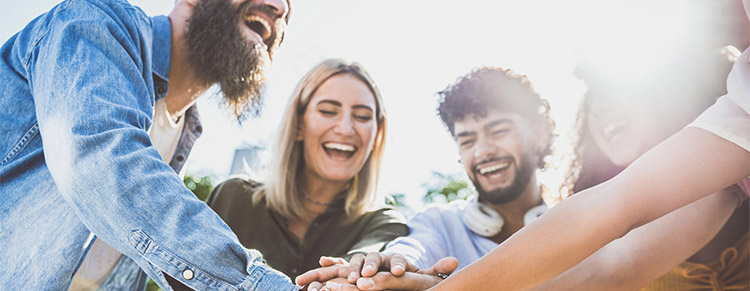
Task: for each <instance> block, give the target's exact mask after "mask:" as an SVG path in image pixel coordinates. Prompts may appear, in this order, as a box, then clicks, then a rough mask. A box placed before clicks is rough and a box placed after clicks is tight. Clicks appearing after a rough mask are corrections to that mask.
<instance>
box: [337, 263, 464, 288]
mask: <svg viewBox="0 0 750 291" xmlns="http://www.w3.org/2000/svg"><path fill="white" fill-rule="evenodd" d="M456 268H458V260H456V258H452V257H447V258H443V259H441V260H440V261H438V262H437V263H435V265H434V266H432V267H431V268H429V269H426V270H418V271H416V272H405V273H403V274H402V275H401V276H395V275H394V274H393V272H390V273H389V272H378V273H376V274H375V275H374V276H371V277H362V278H359V279H358V280H357V287H358V288H359V290H425V289H427V288H430V287H432V286H435V285H437V284H438V283H440V281H442V280H443V278H441V277H438V274H440V275H449V274H450V273H452V272H453V271H455V270H456ZM331 290H332V291H336V290H335V289H331ZM340 290H342V291H348V290H356V289H340Z"/></svg>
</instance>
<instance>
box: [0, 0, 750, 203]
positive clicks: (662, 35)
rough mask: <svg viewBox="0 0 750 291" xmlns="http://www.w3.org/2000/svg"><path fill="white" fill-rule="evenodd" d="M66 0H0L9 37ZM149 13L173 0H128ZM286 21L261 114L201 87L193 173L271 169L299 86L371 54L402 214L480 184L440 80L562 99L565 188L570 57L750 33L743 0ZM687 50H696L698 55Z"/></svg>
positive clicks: (459, 5) (557, 108)
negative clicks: (340, 62) (488, 81)
mask: <svg viewBox="0 0 750 291" xmlns="http://www.w3.org/2000/svg"><path fill="white" fill-rule="evenodd" d="M58 2H59V1H53V0H33V1H23V3H21V2H17V1H11V0H0V41H3V42H5V40H7V39H8V38H9V37H10V36H12V35H13V34H15V33H16V32H17V31H18V30H20V29H21V28H23V26H24V25H26V23H27V22H29V21H30V20H31V19H33V18H35V17H36V16H38V15H39V14H41V13H43V12H45V11H46V10H48V9H49V8H51V7H52V6H54V5H56V4H57V3H58ZM130 2H131V3H132V4H134V5H136V6H139V7H141V8H142V9H143V10H144V11H145V12H146V14H148V15H160V14H168V13H169V12H170V10H171V8H172V6H173V4H174V1H172V0H132V1H130ZM292 2H293V3H292V17H291V21H290V23H289V29H288V32H287V35H286V37H285V40H284V44H283V45H282V46H281V48H280V49H279V51H278V52H277V54H276V55H275V60H276V61H275V63H274V64H273V68H272V70H271V75H270V81H269V83H268V85H267V88H266V94H265V102H264V110H263V113H262V115H261V116H259V117H257V118H255V119H251V120H248V121H247V122H245V123H243V124H242V125H238V124H236V123H235V122H234V121H233V120H232V119H231V118H229V117H228V116H226V115H225V114H224V112H223V111H222V110H221V109H220V108H219V105H218V104H219V103H218V102H217V100H216V99H215V98H216V97H212V98H202V100H200V101H199V103H198V107H199V110H200V112H201V115H202V123H203V128H204V130H203V135H202V137H201V138H200V139H199V140H198V141H197V143H196V144H195V147H194V149H193V151H192V153H191V155H190V158H189V159H188V163H187V165H186V167H185V170H184V171H185V173H184V174H185V175H186V177H185V182H186V185H187V186H188V187H189V188H191V190H193V191H194V192H196V193H198V194H199V197H200V196H202V198H205V195H207V193H208V192H209V191H210V189H211V187H212V186H213V185H215V184H217V183H219V182H221V181H223V180H225V179H226V178H227V177H229V176H230V175H234V174H237V173H241V172H243V171H245V169H250V170H251V171H252V172H253V173H254V175H255V176H256V177H262V173H263V167H264V166H265V164H266V161H267V150H268V144H269V143H268V141H270V140H271V138H272V134H273V133H274V132H275V129H276V127H277V125H278V122H279V119H280V118H281V114H282V111H283V109H284V107H285V105H286V102H287V99H288V98H289V95H290V94H291V91H292V89H293V88H294V86H295V85H296V83H297V82H298V81H299V79H300V78H301V77H302V76H303V75H304V73H305V72H306V71H307V70H309V69H310V68H311V67H312V66H314V65H315V64H317V63H319V62H320V61H322V60H324V59H326V58H342V59H345V60H350V61H357V62H360V63H362V64H363V65H364V66H365V67H366V68H367V69H368V70H369V72H370V73H371V75H372V76H373V78H374V79H375V81H376V83H377V84H378V85H379V87H380V89H381V91H382V93H383V96H384V99H385V101H384V102H385V107H386V109H387V111H388V112H387V114H388V117H389V119H390V120H389V127H390V128H389V136H388V137H387V141H388V144H387V147H386V153H385V156H384V159H385V160H384V168H383V169H382V173H381V183H380V192H381V193H382V194H384V195H386V194H387V195H392V196H393V197H394V200H392V201H395V203H396V204H398V205H400V209H401V210H402V211H404V212H405V214H407V215H410V214H412V213H413V212H414V211H416V210H418V209H419V208H421V207H422V205H423V204H424V203H429V202H433V201H434V202H442V201H448V200H452V199H461V198H463V197H465V196H467V195H468V194H470V193H471V192H472V190H471V187H472V186H471V183H467V181H468V179H467V178H466V176H465V173H464V170H463V168H462V167H461V165H460V164H459V163H458V159H459V156H458V151H457V148H456V146H455V143H454V142H453V139H452V138H451V136H450V135H449V134H448V132H447V130H446V129H445V128H444V126H443V125H442V123H441V122H440V119H439V118H438V117H437V115H436V111H435V108H436V106H437V102H436V101H437V97H436V92H438V91H440V90H442V89H444V88H445V87H446V86H448V85H449V84H450V83H451V82H453V81H454V80H456V78H458V77H459V76H462V75H464V74H467V73H468V72H470V71H471V70H472V69H473V68H477V67H480V66H499V67H504V68H511V69H513V70H514V71H516V72H517V73H520V74H524V75H527V76H528V78H529V79H530V81H531V82H532V84H533V85H534V87H535V88H536V90H537V91H538V92H539V93H540V94H541V95H542V97H544V98H546V99H547V100H548V101H549V102H550V104H551V107H552V110H551V114H552V116H553V118H554V119H555V121H556V123H557V131H556V133H557V134H558V139H557V142H556V143H555V148H556V153H555V155H554V156H552V157H550V159H549V162H550V167H548V169H547V170H545V171H544V172H542V173H541V181H542V183H544V184H546V185H547V186H548V188H549V189H553V190H554V189H558V185H559V184H560V182H561V176H562V172H563V170H564V169H563V168H564V165H566V163H565V157H566V155H567V153H568V152H569V151H570V146H569V143H570V141H569V135H570V133H569V132H570V131H571V126H572V123H573V121H574V118H575V114H576V110H577V107H578V103H579V99H580V96H581V95H582V94H583V93H584V92H585V90H586V88H585V86H584V84H583V83H581V81H579V80H578V79H577V78H576V77H575V76H574V75H573V70H574V68H575V65H576V63H577V61H578V60H579V59H580V56H581V54H600V55H602V56H605V57H606V58H622V57H624V56H625V55H627V54H623V53H621V52H625V51H628V50H629V49H630V48H639V49H643V48H648V47H651V46H658V47H661V49H664V48H668V49H670V50H673V51H674V53H676V54H677V53H680V51H681V50H682V49H683V48H686V47H692V46H706V47H720V46H723V45H734V46H736V47H737V48H738V49H739V50H740V51H742V50H743V49H744V48H745V47H747V45H748V23H747V20H746V17H745V15H744V10H743V7H742V3H741V0H679V1H678V0H660V1H640V0H636V1H602V0H585V1H584V0H573V1H553V0H528V1H504V0H503V1H501V0H497V1H479V0H464V1H434V0H432V1H427V0H419V1H417V0H398V1H395V0H384V1H364V0H314V1H313V0H293V1H292ZM688 65H689V64H686V66H688Z"/></svg>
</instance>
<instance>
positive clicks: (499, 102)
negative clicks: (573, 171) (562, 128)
mask: <svg viewBox="0 0 750 291" xmlns="http://www.w3.org/2000/svg"><path fill="white" fill-rule="evenodd" d="M438 96H439V105H438V108H437V111H438V115H440V119H442V120H443V123H444V124H445V126H446V127H447V128H448V131H450V133H451V135H455V127H454V125H455V123H456V122H457V121H461V120H463V119H464V118H465V117H467V116H482V117H484V116H487V110H488V109H490V108H492V109H497V110H500V111H505V112H514V113H518V114H519V115H521V116H523V117H524V118H526V119H527V120H528V121H530V123H531V124H534V125H538V124H542V125H544V126H545V129H546V130H545V132H546V134H548V135H549V136H548V137H547V139H546V140H547V141H548V142H547V145H545V146H544V147H543V148H542V149H540V151H539V153H538V154H539V161H538V163H537V165H538V167H539V168H544V167H545V162H544V158H545V157H546V156H548V155H549V154H551V153H552V140H553V136H554V135H553V131H554V129H555V122H554V121H553V120H552V118H551V117H550V115H549V103H547V100H545V99H543V98H542V97H541V96H539V93H537V92H536V91H535V90H534V88H533V87H532V86H531V83H530V82H529V80H528V79H527V78H526V76H523V75H518V74H516V73H514V72H513V71H511V70H509V69H502V68H496V67H495V68H493V67H482V68H478V69H474V70H472V71H471V73H469V74H468V75H465V76H462V77H460V78H458V80H457V81H456V82H455V83H453V84H451V85H449V86H448V87H447V88H445V89H444V90H443V91H440V92H438Z"/></svg>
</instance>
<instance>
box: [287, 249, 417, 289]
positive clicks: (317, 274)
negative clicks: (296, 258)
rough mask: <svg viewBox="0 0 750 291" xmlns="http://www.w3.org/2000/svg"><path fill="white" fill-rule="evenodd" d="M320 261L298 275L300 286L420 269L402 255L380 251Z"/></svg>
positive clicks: (323, 258) (322, 258)
mask: <svg viewBox="0 0 750 291" xmlns="http://www.w3.org/2000/svg"><path fill="white" fill-rule="evenodd" d="M319 263H320V265H321V267H320V268H317V269H313V270H310V271H307V272H305V273H304V274H302V275H299V276H297V278H295V283H296V284H297V285H298V286H304V285H307V284H310V283H312V282H315V281H318V282H325V281H328V280H331V279H334V278H346V279H347V282H349V283H351V284H354V283H356V282H357V279H359V278H360V276H365V277H370V276H373V275H375V273H377V272H378V270H384V271H390V272H391V274H393V275H394V276H401V275H403V274H404V273H405V272H407V271H408V272H416V271H418V270H419V268H417V267H416V266H413V265H411V264H409V263H408V262H407V261H406V259H405V258H404V257H403V256H401V255H398V254H389V255H385V254H381V253H378V252H372V253H369V254H367V257H365V256H363V255H361V254H356V255H354V256H353V257H352V259H351V261H349V262H347V261H346V260H344V259H342V258H332V257H321V258H320V261H319Z"/></svg>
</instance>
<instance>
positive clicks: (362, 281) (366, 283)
mask: <svg viewBox="0 0 750 291" xmlns="http://www.w3.org/2000/svg"><path fill="white" fill-rule="evenodd" d="M357 286H359V287H362V288H370V287H372V286H375V281H373V280H372V279H371V278H359V280H357Z"/></svg>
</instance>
